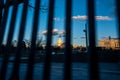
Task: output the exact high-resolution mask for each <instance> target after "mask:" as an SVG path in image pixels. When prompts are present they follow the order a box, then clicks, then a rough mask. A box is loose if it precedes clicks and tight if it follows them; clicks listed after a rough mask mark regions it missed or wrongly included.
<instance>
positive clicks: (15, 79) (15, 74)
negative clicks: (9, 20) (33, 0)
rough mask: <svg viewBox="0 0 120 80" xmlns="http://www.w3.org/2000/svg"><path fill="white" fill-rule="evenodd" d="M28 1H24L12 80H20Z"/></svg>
mask: <svg viewBox="0 0 120 80" xmlns="http://www.w3.org/2000/svg"><path fill="white" fill-rule="evenodd" d="M28 1H29V0H24V1H23V3H24V6H23V11H22V19H21V24H20V32H19V37H18V47H17V52H16V55H15V62H14V65H13V71H12V74H11V77H10V80H19V68H20V57H21V48H22V46H21V42H22V40H23V37H24V33H25V31H24V30H25V24H26V19H27V12H28Z"/></svg>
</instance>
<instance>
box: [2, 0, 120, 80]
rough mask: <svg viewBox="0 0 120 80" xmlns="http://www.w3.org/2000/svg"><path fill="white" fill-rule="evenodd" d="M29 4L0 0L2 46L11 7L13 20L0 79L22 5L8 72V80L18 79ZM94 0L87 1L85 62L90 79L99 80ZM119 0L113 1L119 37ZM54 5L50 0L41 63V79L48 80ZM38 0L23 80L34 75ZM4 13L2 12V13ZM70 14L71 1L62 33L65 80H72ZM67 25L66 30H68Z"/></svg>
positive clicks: (30, 79) (27, 0) (30, 78)
mask: <svg viewBox="0 0 120 80" xmlns="http://www.w3.org/2000/svg"><path fill="white" fill-rule="evenodd" d="M28 2H29V0H6V3H5V4H4V0H0V45H2V41H3V37H4V33H5V29H6V24H7V23H6V22H7V19H8V10H9V8H10V6H13V10H12V18H11V20H10V25H9V26H10V29H9V32H8V37H7V44H6V48H5V52H4V53H0V54H5V55H4V56H3V57H2V58H3V60H2V61H1V62H0V63H2V64H1V68H0V80H5V78H6V75H7V67H8V63H9V60H8V59H9V57H10V56H9V51H10V46H11V43H12V38H13V32H14V29H15V23H16V15H17V11H18V5H19V4H21V3H23V4H24V5H23V10H22V18H21V21H20V30H19V37H18V46H17V51H16V55H15V60H14V62H13V70H12V72H11V76H10V78H9V79H10V80H19V79H20V76H19V69H20V58H21V49H22V47H21V42H22V40H23V37H24V33H25V31H24V29H25V24H26V16H27V13H28ZM94 2H95V1H94V0H88V2H87V10H88V26H89V29H88V32H89V35H88V36H89V37H88V40H89V41H88V42H89V47H88V54H89V55H88V61H89V62H88V63H89V80H99V72H98V58H97V55H96V46H95V45H96V43H95V42H96V35H95V34H96V33H95V30H96V29H95V19H94V16H95V6H94ZM119 3H120V1H119V0H116V7H117V11H116V12H117V18H118V35H119V37H120V15H119V14H120V6H119ZM54 5H55V0H49V10H48V11H49V12H48V13H49V14H48V23H47V30H48V34H47V43H46V55H45V62H44V63H45V64H44V71H43V80H50V72H51V70H50V68H51V54H52V49H51V42H52V29H53V16H54ZM39 7H40V0H35V10H34V19H33V26H32V38H31V48H30V54H29V59H28V66H27V72H26V80H33V73H34V69H33V68H34V64H35V48H36V35H37V30H38V21H39V12H40V9H39ZM3 10H4V12H2V11H3ZM71 14H72V0H66V19H65V20H66V21H65V31H66V39H65V42H66V44H65V59H64V80H72V77H71V75H72V69H71V68H72V67H71V63H72V57H71V55H72V49H71V25H72V22H71ZM68 26H69V27H68Z"/></svg>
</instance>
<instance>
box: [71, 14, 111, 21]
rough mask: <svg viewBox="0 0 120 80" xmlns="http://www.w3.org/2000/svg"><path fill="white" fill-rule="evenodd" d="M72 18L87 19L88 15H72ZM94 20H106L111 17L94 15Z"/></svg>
mask: <svg viewBox="0 0 120 80" xmlns="http://www.w3.org/2000/svg"><path fill="white" fill-rule="evenodd" d="M72 19H73V20H87V19H88V16H86V15H77V16H73V17H72ZM95 19H96V20H104V21H108V20H112V18H111V17H109V16H95Z"/></svg>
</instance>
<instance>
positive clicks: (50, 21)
mask: <svg viewBox="0 0 120 80" xmlns="http://www.w3.org/2000/svg"><path fill="white" fill-rule="evenodd" d="M49 1H50V2H49V14H48V26H47V30H48V33H47V44H46V57H45V64H44V73H43V80H49V79H50V68H51V51H52V50H51V42H52V29H53V16H54V3H55V0H49Z"/></svg>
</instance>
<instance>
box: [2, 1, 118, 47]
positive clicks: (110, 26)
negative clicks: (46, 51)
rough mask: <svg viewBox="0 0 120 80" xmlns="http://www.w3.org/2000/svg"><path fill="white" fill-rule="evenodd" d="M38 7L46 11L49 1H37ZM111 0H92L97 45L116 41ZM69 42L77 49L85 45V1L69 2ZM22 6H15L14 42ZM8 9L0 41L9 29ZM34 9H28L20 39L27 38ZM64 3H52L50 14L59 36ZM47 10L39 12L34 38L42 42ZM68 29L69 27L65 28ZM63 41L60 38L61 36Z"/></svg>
mask: <svg viewBox="0 0 120 80" xmlns="http://www.w3.org/2000/svg"><path fill="white" fill-rule="evenodd" d="M34 1H35V0H30V1H29V4H30V5H32V6H34ZM41 1H42V2H41V8H44V9H47V7H48V3H49V0H41ZM114 3H115V0H95V19H96V20H95V24H96V37H97V38H96V43H97V44H98V45H99V43H98V42H99V40H101V39H104V38H108V36H111V37H112V38H117V21H116V15H115V4H114ZM72 5H73V6H72V16H71V20H72V43H71V44H74V45H78V46H86V43H85V42H86V39H85V32H83V30H84V29H85V24H86V23H87V20H88V19H87V0H73V2H72ZM22 8H23V4H20V5H19V8H18V13H17V20H16V25H15V32H14V37H13V40H17V38H18V34H19V25H20V19H21V12H22ZM11 13H12V7H11V8H10V9H9V18H8V21H7V26H6V32H5V37H4V40H3V42H4V43H5V42H6V38H7V35H8V30H9V23H10V19H11V17H10V16H11ZM33 15H34V9H33V8H30V7H29V9H28V15H27V23H26V28H25V35H24V39H27V40H30V39H31V33H32V32H31V31H32V22H33ZM65 17H66V16H65V0H55V11H54V18H53V20H54V23H53V24H54V26H53V27H54V30H57V31H58V32H59V33H60V32H61V33H62V32H64V31H65ZM47 20H48V10H43V9H41V11H40V17H39V25H38V27H39V28H38V34H37V37H38V38H41V37H42V39H43V40H46V35H45V34H44V35H43V32H45V31H46V30H47ZM68 27H69V26H68ZM58 37H59V35H53V39H52V44H56V42H57V39H58ZM61 38H62V39H63V42H64V36H62V37H61Z"/></svg>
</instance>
